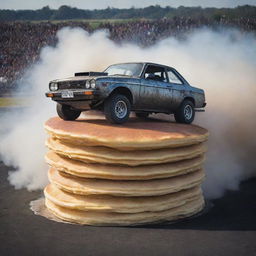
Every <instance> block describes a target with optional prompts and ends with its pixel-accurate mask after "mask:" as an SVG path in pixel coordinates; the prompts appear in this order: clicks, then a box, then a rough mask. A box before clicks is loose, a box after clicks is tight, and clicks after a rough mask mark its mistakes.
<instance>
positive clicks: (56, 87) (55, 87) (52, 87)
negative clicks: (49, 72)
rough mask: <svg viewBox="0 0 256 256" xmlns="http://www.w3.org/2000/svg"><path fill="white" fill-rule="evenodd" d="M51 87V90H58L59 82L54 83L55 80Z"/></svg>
mask: <svg viewBox="0 0 256 256" xmlns="http://www.w3.org/2000/svg"><path fill="white" fill-rule="evenodd" d="M49 89H50V91H57V90H58V89H59V87H58V84H57V83H54V82H53V83H50V85H49Z"/></svg>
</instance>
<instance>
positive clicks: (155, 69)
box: [144, 65, 168, 82]
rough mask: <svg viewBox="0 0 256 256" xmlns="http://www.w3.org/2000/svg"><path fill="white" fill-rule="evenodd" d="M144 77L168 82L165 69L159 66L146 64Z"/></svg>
mask: <svg viewBox="0 0 256 256" xmlns="http://www.w3.org/2000/svg"><path fill="white" fill-rule="evenodd" d="M144 78H145V79H147V80H148V79H150V80H155V81H160V82H168V79H167V77H166V72H165V69H164V68H163V67H159V66H153V65H148V66H147V68H146V70H145V74H144Z"/></svg>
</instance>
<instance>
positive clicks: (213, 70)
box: [0, 28, 256, 198]
mask: <svg viewBox="0 0 256 256" xmlns="http://www.w3.org/2000/svg"><path fill="white" fill-rule="evenodd" d="M255 41H256V39H255V37H254V36H252V35H251V34H248V33H240V32H239V31H237V30H225V31H215V32H214V31H210V30H206V29H203V30H198V31H195V32H193V33H191V34H189V35H188V37H187V39H186V40H184V41H179V40H177V39H174V38H167V39H165V40H162V41H160V42H159V43H158V44H156V45H154V46H152V47H149V48H143V49H142V48H140V47H138V46H136V45H133V44H128V43H127V44H122V45H121V46H120V45H116V44H115V43H113V42H112V41H111V40H110V39H108V33H107V32H106V31H99V32H96V33H94V34H92V35H89V34H88V33H87V32H85V31H84V30H81V29H78V28H75V29H71V28H64V29H62V30H61V31H59V32H58V44H57V45H56V47H45V48H44V49H42V51H41V55H40V61H39V62H38V63H37V64H36V65H34V66H33V67H32V68H31V69H30V70H28V72H27V73H26V75H25V76H24V78H23V81H22V82H21V84H20V90H22V91H24V90H25V88H26V89H28V90H27V91H29V92H30V93H31V105H30V107H28V108H26V109H25V110H23V111H20V112H15V113H13V112H12V113H7V115H5V116H2V117H1V119H2V120H1V125H2V127H1V135H0V154H1V158H2V159H3V161H4V163H5V164H7V165H12V166H14V167H16V168H17V170H16V171H13V172H11V173H10V174H9V180H10V183H11V184H13V185H14V186H15V188H22V187H26V188H27V189H29V190H33V189H40V188H43V187H44V186H45V185H46V184H47V177H46V173H47V166H46V164H45V163H44V154H45V152H46V149H45V146H44V141H45V138H46V134H45V132H44V129H43V123H44V122H45V121H46V120H47V119H48V118H49V117H51V116H53V115H56V112H55V104H54V103H53V102H50V100H49V99H47V98H46V97H45V96H44V93H45V91H47V90H48V82H49V81H50V80H52V79H56V78H64V77H68V76H73V74H74V73H75V72H78V71H89V70H90V71H101V70H104V69H105V68H106V67H107V66H108V65H110V64H113V63H118V62H129V61H151V62H158V63H161V64H166V65H170V66H173V67H175V68H177V70H179V71H180V73H181V74H183V75H184V77H185V78H186V79H187V80H188V81H189V82H190V83H191V84H192V85H195V86H197V87H200V88H203V89H204V90H205V92H206V99H207V108H206V112H205V113H198V114H197V117H196V120H195V123H197V124H199V125H201V126H204V127H206V128H208V129H209V130H210V139H209V143H208V146H209V152H208V155H207V160H206V164H205V169H206V174H207V178H206V180H205V183H204V186H203V188H204V192H205V194H206V196H207V197H208V198H216V197H219V196H221V195H222V194H223V192H224V191H225V190H226V189H237V188H238V187H239V183H240V181H241V180H243V179H246V178H247V177H251V176H252V175H255V173H256V172H255V170H256V168H255V165H256V164H255V161H254V154H255V146H256V145H255V144H256V138H255V131H254V128H255V127H256V119H255V116H256V108H255V103H254V100H255V95H256V86H255V81H256V72H255V66H256V48H255Z"/></svg>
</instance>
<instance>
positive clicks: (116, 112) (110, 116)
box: [104, 94, 131, 124]
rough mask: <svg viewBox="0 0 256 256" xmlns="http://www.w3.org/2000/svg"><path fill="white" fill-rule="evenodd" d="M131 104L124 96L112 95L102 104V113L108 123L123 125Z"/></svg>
mask: <svg viewBox="0 0 256 256" xmlns="http://www.w3.org/2000/svg"><path fill="white" fill-rule="evenodd" d="M130 111H131V103H130V101H129V100H128V99H127V97H126V96H125V95H122V94H113V95H111V96H110V97H109V98H107V99H106V101H105V103H104V113H105V116H106V119H107V120H108V121H109V122H110V123H114V124H122V123H125V122H126V121H127V120H128V118H129V115H130Z"/></svg>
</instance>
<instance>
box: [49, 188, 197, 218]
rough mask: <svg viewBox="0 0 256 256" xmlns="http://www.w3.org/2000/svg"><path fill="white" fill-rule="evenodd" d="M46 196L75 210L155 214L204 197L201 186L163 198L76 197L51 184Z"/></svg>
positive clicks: (57, 203)
mask: <svg viewBox="0 0 256 256" xmlns="http://www.w3.org/2000/svg"><path fill="white" fill-rule="evenodd" d="M44 195H45V197H46V198H47V199H49V200H50V201H51V202H53V203H54V204H56V205H58V206H61V207H65V208H69V209H75V210H82V211H100V212H102V211H103V212H120V213H136V212H147V211H150V212H154V211H164V210H167V209H171V208H175V207H177V206H181V205H184V204H186V203H187V202H189V201H191V200H195V199H197V198H199V197H201V196H202V191H201V188H200V187H199V186H196V187H194V188H191V189H187V190H183V191H180V192H176V193H172V194H168V195H163V196H146V197H117V196H108V195H83V196H82V195H76V194H71V193H68V192H66V191H63V190H61V189H59V188H58V187H57V186H55V185H54V184H49V185H48V186H47V187H46V188H45V189H44Z"/></svg>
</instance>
